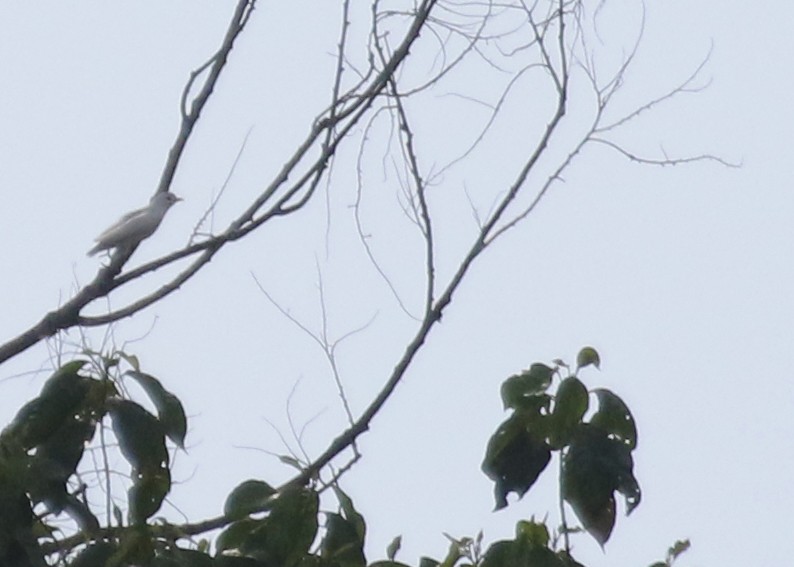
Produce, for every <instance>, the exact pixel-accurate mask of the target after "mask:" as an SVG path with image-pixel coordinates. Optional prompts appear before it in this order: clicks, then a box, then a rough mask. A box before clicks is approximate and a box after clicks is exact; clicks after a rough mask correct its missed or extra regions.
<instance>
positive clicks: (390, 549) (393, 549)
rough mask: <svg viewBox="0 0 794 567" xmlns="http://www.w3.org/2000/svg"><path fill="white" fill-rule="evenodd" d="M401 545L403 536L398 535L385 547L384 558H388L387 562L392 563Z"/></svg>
mask: <svg viewBox="0 0 794 567" xmlns="http://www.w3.org/2000/svg"><path fill="white" fill-rule="evenodd" d="M402 544H403V536H401V535H398V536H397V537H395V538H394V539H393V540H391V543H390V544H389V545H388V546H387V547H386V557H388V558H389V561H394V558H395V557H397V552H398V551H400V547H401V546H402Z"/></svg>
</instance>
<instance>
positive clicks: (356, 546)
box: [320, 513, 367, 567]
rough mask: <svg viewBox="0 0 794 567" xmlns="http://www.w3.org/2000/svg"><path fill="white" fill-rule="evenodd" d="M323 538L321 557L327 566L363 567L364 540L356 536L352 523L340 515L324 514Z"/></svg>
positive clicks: (364, 560) (364, 562) (364, 561)
mask: <svg viewBox="0 0 794 567" xmlns="http://www.w3.org/2000/svg"><path fill="white" fill-rule="evenodd" d="M326 517H327V521H326V524H325V529H326V533H325V537H324V538H323V541H322V546H321V548H320V550H321V557H322V558H323V559H324V560H325V561H327V562H328V564H329V565H335V566H338V567H364V566H365V565H366V564H367V561H366V559H365V558H364V539H363V538H362V537H361V536H360V535H359V534H358V532H357V530H356V526H355V524H354V523H353V522H351V521H349V520H347V519H345V518H344V517H342V516H341V515H340V514H334V513H328V514H326Z"/></svg>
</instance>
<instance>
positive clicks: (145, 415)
mask: <svg viewBox="0 0 794 567" xmlns="http://www.w3.org/2000/svg"><path fill="white" fill-rule="evenodd" d="M109 413H110V416H111V418H113V431H114V433H115V434H116V438H117V439H118V441H119V448H120V449H121V452H122V454H123V455H124V458H126V459H127V461H129V463H130V464H131V465H132V467H133V469H135V470H137V471H139V472H146V471H150V470H151V471H156V470H158V469H160V468H162V467H163V466H165V465H167V464H168V451H167V449H166V447H165V432H164V431H163V426H162V425H161V424H160V422H159V421H158V420H157V418H156V417H154V416H153V415H152V414H150V413H149V412H148V411H146V410H145V409H143V408H142V407H141V406H139V405H138V404H136V403H135V402H131V401H129V400H116V401H115V402H114V403H113V404H112V405H111V407H110V411H109Z"/></svg>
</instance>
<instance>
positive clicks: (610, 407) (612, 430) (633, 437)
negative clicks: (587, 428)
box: [590, 388, 637, 449]
mask: <svg viewBox="0 0 794 567" xmlns="http://www.w3.org/2000/svg"><path fill="white" fill-rule="evenodd" d="M593 393H594V394H595V395H596V396H597V397H598V411H597V412H596V413H595V415H593V418H592V419H591V420H590V423H591V424H592V425H594V426H596V427H598V428H600V429H602V430H604V431H605V432H606V433H607V434H609V435H611V436H613V437H615V438H616V439H618V440H620V441H621V442H623V443H625V444H626V445H628V446H629V448H630V449H635V448H636V447H637V426H636V425H635V423H634V417H633V416H632V415H631V411H629V408H628V406H627V405H626V404H625V403H624V402H623V400H621V399H620V397H619V396H618V395H617V394H615V393H613V392H612V391H610V390H607V389H605V388H599V389H596V390H593Z"/></svg>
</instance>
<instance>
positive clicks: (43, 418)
mask: <svg viewBox="0 0 794 567" xmlns="http://www.w3.org/2000/svg"><path fill="white" fill-rule="evenodd" d="M85 364H86V362H85V361H84V360H75V361H73V362H69V363H67V364H65V365H63V366H62V367H61V368H60V369H58V370H57V371H56V372H55V373H54V374H53V375H52V376H51V377H50V378H48V379H47V381H46V382H45V383H44V386H43V387H42V389H41V394H39V396H38V397H37V398H34V399H33V400H31V401H30V402H28V403H27V404H25V405H24V406H22V408H21V409H20V410H19V412H17V415H16V417H14V420H13V421H12V422H11V424H10V425H9V427H8V429H7V430H6V431H4V432H3V437H4V438H10V437H13V438H14V440H15V442H16V443H17V444H19V445H21V446H22V447H23V448H24V449H25V450H28V449H31V448H33V447H36V446H37V445H40V444H42V443H44V442H45V441H46V440H47V439H48V438H49V437H50V436H52V435H53V434H54V433H55V432H56V431H58V429H60V428H61V426H63V424H64V422H65V421H66V420H67V419H71V418H72V417H73V416H74V415H75V414H76V413H78V411H79V407H80V405H81V404H82V403H83V401H84V400H85V398H86V394H87V393H88V391H89V389H90V387H91V383H92V382H94V380H92V379H90V378H86V377H84V376H80V375H79V374H78V373H77V371H78V370H80V368H82V367H83V365H85Z"/></svg>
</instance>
